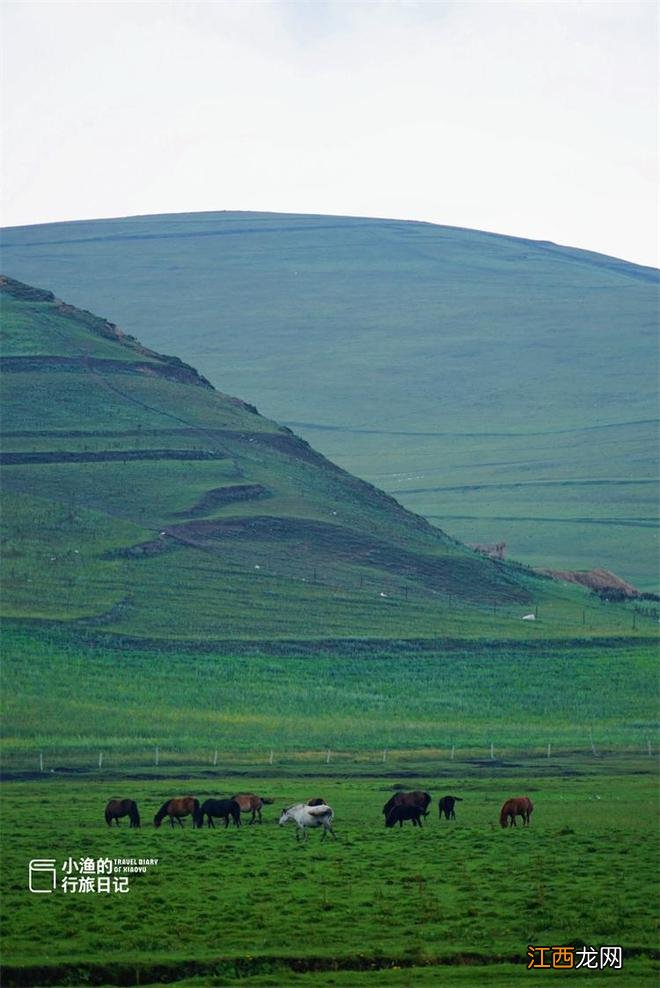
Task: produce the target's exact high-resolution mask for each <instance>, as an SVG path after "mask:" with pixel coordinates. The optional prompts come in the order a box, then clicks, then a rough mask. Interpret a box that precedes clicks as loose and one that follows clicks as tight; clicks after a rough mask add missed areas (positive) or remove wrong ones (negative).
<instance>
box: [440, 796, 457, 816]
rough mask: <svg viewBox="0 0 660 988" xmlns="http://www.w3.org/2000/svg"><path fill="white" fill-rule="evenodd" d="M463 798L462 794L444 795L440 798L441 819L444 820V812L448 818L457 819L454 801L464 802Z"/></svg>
mask: <svg viewBox="0 0 660 988" xmlns="http://www.w3.org/2000/svg"><path fill="white" fill-rule="evenodd" d="M462 802H463V799H462V797H461V796H442V798H441V799H439V800H438V812H439V814H440V819H441V820H442V814H443V813H444V815H445V817H446V819H447V820H455V819H456V812H455V810H454V803H462Z"/></svg>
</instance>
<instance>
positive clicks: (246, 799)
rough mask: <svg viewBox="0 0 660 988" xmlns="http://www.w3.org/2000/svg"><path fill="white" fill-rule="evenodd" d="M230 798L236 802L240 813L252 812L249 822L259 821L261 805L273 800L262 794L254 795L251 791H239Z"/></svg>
mask: <svg viewBox="0 0 660 988" xmlns="http://www.w3.org/2000/svg"><path fill="white" fill-rule="evenodd" d="M230 798H231V799H233V800H234V801H235V802H237V803H238V805H239V807H240V810H241V813H252V819H251V820H250V823H255V822H257V821H258V822H259V823H261V810H262V807H263V806H266V805H270V803H272V802H273V800H272V799H266V798H265V797H264V796H255V795H254V793H252V792H239V793H237V794H236V795H235V796H231V797H230Z"/></svg>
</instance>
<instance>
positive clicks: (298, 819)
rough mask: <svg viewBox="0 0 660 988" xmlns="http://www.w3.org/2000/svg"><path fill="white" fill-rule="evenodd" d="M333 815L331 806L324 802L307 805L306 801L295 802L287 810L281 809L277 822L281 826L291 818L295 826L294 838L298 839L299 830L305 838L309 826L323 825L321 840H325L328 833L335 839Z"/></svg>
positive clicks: (305, 838)
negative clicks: (316, 804)
mask: <svg viewBox="0 0 660 988" xmlns="http://www.w3.org/2000/svg"><path fill="white" fill-rule="evenodd" d="M334 815H335V814H334V811H333V810H332V808H331V807H330V806H327V805H326V804H321V805H320V806H308V805H307V804H306V803H296V805H295V806H290V807H289V808H288V810H282V814H281V816H280V819H279V824H280V827H281V826H283V825H284V824H285V823H287V822H288V821H289V820H293V821H294V822H295V824H296V828H297V829H296V840H300V831H301V830H302V832H303V839H304V840H307V830H308V828H309V827H323V837H322V838H321V840H325V838H326V837H327V835H328V833H331V834H332V836H333V837H334V838H335V840H337V835H336V833H335V832H334V830H333V829H332V821H333V819H334Z"/></svg>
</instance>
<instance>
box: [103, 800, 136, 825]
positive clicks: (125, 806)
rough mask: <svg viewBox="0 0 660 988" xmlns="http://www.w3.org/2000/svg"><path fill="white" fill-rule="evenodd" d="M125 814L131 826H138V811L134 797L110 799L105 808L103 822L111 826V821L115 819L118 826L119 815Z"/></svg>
mask: <svg viewBox="0 0 660 988" xmlns="http://www.w3.org/2000/svg"><path fill="white" fill-rule="evenodd" d="M120 816H127V817H130V821H131V827H139V826H140V814H139V813H138V807H137V803H136V802H135V800H134V799H119V798H116V799H111V800H110V801H109V802H108V805H107V806H106V808H105V822H106V823H107V825H108V826H109V827H111V826H112V821H113V820H116V821H117V826H119V817H120Z"/></svg>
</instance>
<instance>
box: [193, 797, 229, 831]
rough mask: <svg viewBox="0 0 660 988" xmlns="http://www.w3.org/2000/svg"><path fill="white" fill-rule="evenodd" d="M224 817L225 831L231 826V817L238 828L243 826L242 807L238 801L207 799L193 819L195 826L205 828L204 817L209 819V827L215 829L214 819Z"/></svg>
mask: <svg viewBox="0 0 660 988" xmlns="http://www.w3.org/2000/svg"><path fill="white" fill-rule="evenodd" d="M214 816H219V817H224V820H225V830H226V829H227V827H228V826H229V817H231V818H232V820H233V821H234V823H235V824H236V826H237V827H240V825H241V805H240V803H239V802H238V800H237V799H207V800H205V801H204V802H203V803H202V806H201V809H199V808H198V810H197V813H196V814H195V817H194V819H193V826H196V827H203V826H204V817H206V818H207V821H208V825H209V827H215V824H214V822H213V817H214Z"/></svg>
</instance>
